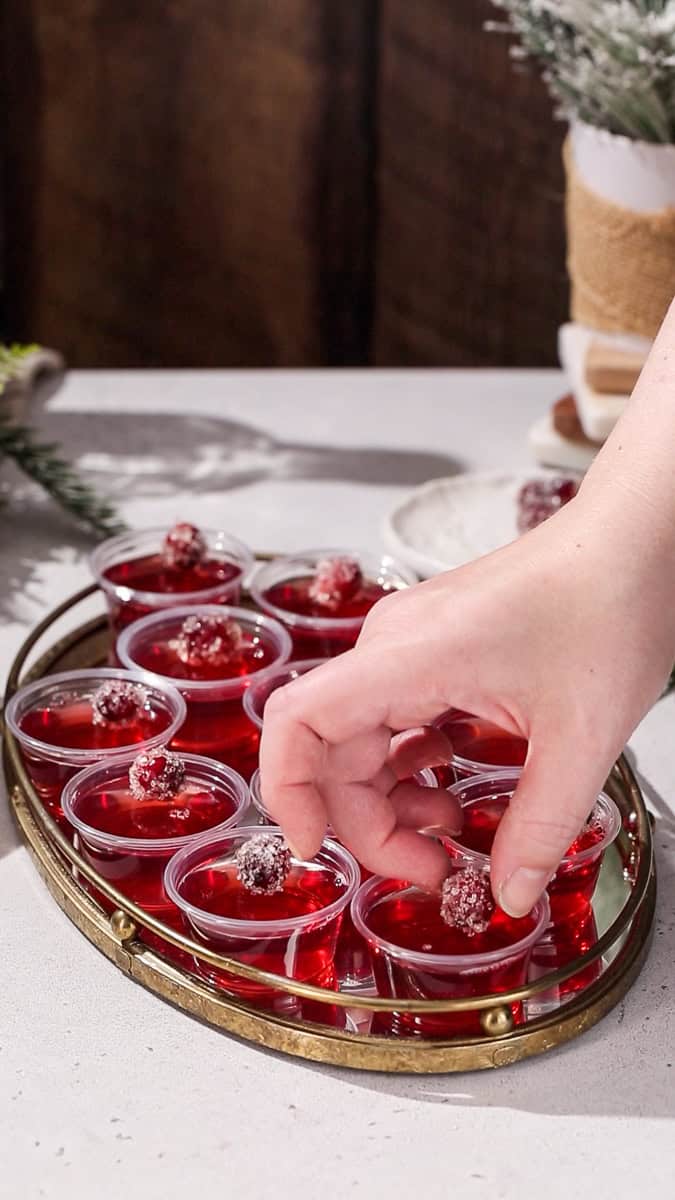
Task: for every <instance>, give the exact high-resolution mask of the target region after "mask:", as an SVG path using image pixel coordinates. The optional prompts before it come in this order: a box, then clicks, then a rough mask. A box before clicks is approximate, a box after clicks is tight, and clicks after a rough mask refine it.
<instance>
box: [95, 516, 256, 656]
mask: <svg viewBox="0 0 675 1200" xmlns="http://www.w3.org/2000/svg"><path fill="white" fill-rule="evenodd" d="M254 561H255V560H254V555H253V551H252V550H250V549H249V547H248V546H246V545H244V543H243V542H240V541H239V539H238V538H235V537H232V535H231V534H229V533H224V532H223V530H216V529H198V528H197V527H196V526H194V525H189V524H187V522H180V523H179V524H177V525H174V526H173V528H172V529H170V528H161V529H141V530H137V531H135V532H132V533H122V534H120V535H119V536H118V537H113V538H108V540H107V541H105V542H102V543H101V545H100V546H97V548H96V550H94V552H93V554H92V556H91V558H90V566H91V570H92V572H93V574H94V577H95V579H96V581H97V583H98V584H99V586H100V587H101V588H102V590H103V593H104V595H105V598H106V601H107V604H108V611H109V614H110V622H111V624H112V627H113V632H115V633H119V632H120V631H121V630H122V629H124V628H125V626H127V625H131V623H132V622H133V621H138V620H139V619H140V618H141V617H144V616H146V615H147V614H148V613H153V612H157V611H158V610H162V609H166V608H175V607H176V605H186V604H190V605H193V604H200V605H201V604H237V603H238V601H239V598H240V596H241V586H242V579H243V576H244V574H245V573H246V572H248V571H249V570H250V569H251V567H252V566H253V563H254Z"/></svg>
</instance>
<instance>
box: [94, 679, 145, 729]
mask: <svg viewBox="0 0 675 1200" xmlns="http://www.w3.org/2000/svg"><path fill="white" fill-rule="evenodd" d="M147 703H148V693H147V691H146V689H145V688H144V687H143V686H142V685H141V684H140V683H128V682H127V681H126V680H125V679H108V680H106V682H105V683H102V684H101V686H100V687H99V688H97V689H96V691H95V692H94V694H93V696H92V698H91V719H92V722H93V724H94V725H118V726H120V727H122V726H124V725H132V724H133V723H134V721H136V720H137V719H138V717H139V716H140V714H141V713H142V711H143V709H144V708H145V707H146V705H147Z"/></svg>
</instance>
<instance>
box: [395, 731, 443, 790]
mask: <svg viewBox="0 0 675 1200" xmlns="http://www.w3.org/2000/svg"><path fill="white" fill-rule="evenodd" d="M451 758H452V745H451V743H450V740H449V738H447V737H446V735H445V734H444V733H442V732H441V730H440V729H434V728H433V727H432V726H430V725H424V726H421V727H420V728H419V729H407V730H406V731H405V733H399V734H397V735H396V736H395V737H394V738H392V741H391V748H390V751H389V764H390V766H391V768H392V770H393V771H394V773H395V774H396V777H397V778H398V779H408V778H409V777H410V776H411V775H414V774H415V773H416V772H417V771H421V770H423V769H424V767H442V766H445V764H446V763H449V762H450V759H451Z"/></svg>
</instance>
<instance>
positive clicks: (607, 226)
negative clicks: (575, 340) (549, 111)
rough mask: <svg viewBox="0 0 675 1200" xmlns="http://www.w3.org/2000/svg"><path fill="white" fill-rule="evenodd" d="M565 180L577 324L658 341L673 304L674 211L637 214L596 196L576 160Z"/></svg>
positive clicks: (567, 155)
mask: <svg viewBox="0 0 675 1200" xmlns="http://www.w3.org/2000/svg"><path fill="white" fill-rule="evenodd" d="M563 157H564V161H565V171H566V173H567V200H566V217H567V266H568V270H569V274H570V282H571V313H572V319H573V320H575V321H579V322H580V323H581V324H583V325H590V326H591V327H592V328H593V329H601V330H606V331H607V332H610V333H613V332H628V333H637V334H640V335H642V336H644V337H648V338H653V337H654V336H655V334H656V332H657V330H658V328H659V326H660V324H661V322H662V320H663V318H664V316H665V315H666V311H667V309H668V306H669V304H670V302H671V300H672V299H673V296H675V207H672V208H664V209H662V210H661V211H660V212H654V213H638V212H633V211H632V210H631V209H628V208H622V207H621V206H620V205H618V204H613V203H611V202H610V201H609V200H606V199H604V198H603V197H602V196H599V195H598V194H597V193H596V192H593V191H591V190H590V189H589V188H587V187H586V185H585V184H584V183H583V182H582V180H581V179H580V177H579V174H578V172H577V170H576V168H575V165H574V161H573V158H572V153H571V148H570V143H569V138H568V140H567V141H566V143H565V147H564V151H563Z"/></svg>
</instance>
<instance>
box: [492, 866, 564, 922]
mask: <svg viewBox="0 0 675 1200" xmlns="http://www.w3.org/2000/svg"><path fill="white" fill-rule="evenodd" d="M550 878H551V876H550V872H548V871H541V870H538V869H535V868H533V867H518V869H517V870H516V871H514V872H513V874H512V875H509V877H508V879H505V880H504V883H503V884H502V885H501V887H500V889H499V896H498V900H499V906H500V908H503V909H504V912H505V913H508V915H509V916H510V917H524V916H525V915H526V913H529V911H530V909H531V908H533V907H534V905H535V904H536V903H537V900H538V899H539V897H540V896H541V894H542V892H543V891H544V888H545V887H546V884H547V883H548V881H549V879H550Z"/></svg>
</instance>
